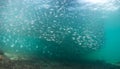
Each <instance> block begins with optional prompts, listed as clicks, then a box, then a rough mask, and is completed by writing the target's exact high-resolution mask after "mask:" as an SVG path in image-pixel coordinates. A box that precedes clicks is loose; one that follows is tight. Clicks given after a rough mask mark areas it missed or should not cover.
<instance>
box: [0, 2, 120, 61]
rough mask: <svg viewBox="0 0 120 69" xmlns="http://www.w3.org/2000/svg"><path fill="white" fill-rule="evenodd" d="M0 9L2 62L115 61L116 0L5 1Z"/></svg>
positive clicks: (119, 30) (119, 23)
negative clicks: (4, 58)
mask: <svg viewBox="0 0 120 69" xmlns="http://www.w3.org/2000/svg"><path fill="white" fill-rule="evenodd" d="M0 5H1V7H0V15H1V16H0V21H1V22H0V47H1V50H3V51H4V52H5V54H6V55H7V56H8V57H14V56H11V55H13V54H14V55H15V57H16V56H18V55H19V56H21V57H22V56H27V57H29V58H32V57H37V58H46V59H51V60H53V59H55V60H63V61H64V60H68V61H69V60H71V61H78V60H81V59H86V60H88V59H90V60H102V61H105V62H108V63H117V62H119V61H120V55H119V53H120V49H119V48H120V19H119V18H120V13H119V11H120V9H119V2H117V0H114V1H112V2H111V1H108V0H105V1H92V0H90V1H89V0H86V1H84V0H75V1H73V0H49V1H47V0H45V1H42V0H24V1H23V2H21V0H8V1H1V2H0ZM108 6H109V8H108Z"/></svg>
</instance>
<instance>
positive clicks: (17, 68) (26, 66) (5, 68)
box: [0, 56, 120, 69]
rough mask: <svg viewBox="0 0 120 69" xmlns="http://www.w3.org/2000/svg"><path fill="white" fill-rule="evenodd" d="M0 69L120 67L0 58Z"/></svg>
mask: <svg viewBox="0 0 120 69" xmlns="http://www.w3.org/2000/svg"><path fill="white" fill-rule="evenodd" d="M0 69H120V67H119V66H115V65H112V64H107V63H105V62H103V61H94V62H88V61H85V62H84V63H82V62H81V63H72V62H56V61H49V60H39V61H37V60H34V61H33V60H10V59H8V58H4V59H3V57H2V56H0Z"/></svg>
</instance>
